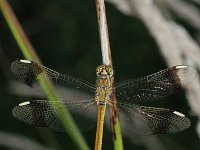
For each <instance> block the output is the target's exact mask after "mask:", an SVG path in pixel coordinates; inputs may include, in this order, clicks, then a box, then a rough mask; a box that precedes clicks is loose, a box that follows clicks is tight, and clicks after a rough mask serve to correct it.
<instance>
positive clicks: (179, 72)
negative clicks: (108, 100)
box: [116, 66, 196, 101]
mask: <svg viewBox="0 0 200 150" xmlns="http://www.w3.org/2000/svg"><path fill="white" fill-rule="evenodd" d="M195 77H196V71H195V69H194V68H192V67H191V66H174V67H171V68H168V69H165V70H162V71H160V72H157V73H154V74H152V75H149V76H146V77H142V78H138V79H135V80H128V81H125V82H122V83H119V84H116V95H117V99H118V100H122V101H124V100H130V99H131V100H132V101H149V100H160V99H163V98H166V97H168V96H170V95H172V94H174V93H176V92H178V91H180V90H181V89H183V86H186V85H187V84H189V83H190V82H191V81H192V80H194V78H195Z"/></svg>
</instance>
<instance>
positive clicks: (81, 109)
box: [12, 100, 96, 132]
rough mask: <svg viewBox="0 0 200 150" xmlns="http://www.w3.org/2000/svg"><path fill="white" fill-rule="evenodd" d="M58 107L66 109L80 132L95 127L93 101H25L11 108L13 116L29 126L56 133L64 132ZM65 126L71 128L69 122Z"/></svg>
mask: <svg viewBox="0 0 200 150" xmlns="http://www.w3.org/2000/svg"><path fill="white" fill-rule="evenodd" d="M60 105H62V106H63V107H65V108H67V110H68V111H69V112H70V113H71V116H72V118H73V119H74V121H75V123H76V124H77V125H78V128H79V129H80V130H88V129H90V128H92V127H94V125H95V121H96V119H95V118H96V105H94V102H93V101H87V102H85V101H84V102H78V103H77V102H71V103H63V102H59V101H47V100H34V101H27V102H23V103H21V104H19V105H18V106H15V107H14V108H13V111H12V113H13V116H14V117H15V118H17V119H18V120H21V121H23V122H25V123H27V124H29V125H31V126H35V127H45V128H50V129H53V130H56V131H61V132H63V131H66V130H65V128H64V127H63V124H62V122H61V121H60V118H59V117H58V115H61V114H62V112H61V110H60V109H59V108H60ZM67 125H69V126H71V125H73V124H71V122H68V123H67Z"/></svg>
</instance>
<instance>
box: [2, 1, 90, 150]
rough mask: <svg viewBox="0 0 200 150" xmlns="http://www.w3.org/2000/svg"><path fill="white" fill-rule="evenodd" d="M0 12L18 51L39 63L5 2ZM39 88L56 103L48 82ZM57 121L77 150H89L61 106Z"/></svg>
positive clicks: (43, 82) (69, 116)
mask: <svg viewBox="0 0 200 150" xmlns="http://www.w3.org/2000/svg"><path fill="white" fill-rule="evenodd" d="M0 10H1V12H2V14H3V16H4V18H5V20H6V22H7V24H8V26H9V28H10V30H11V32H12V34H13V36H14V38H15V40H16V42H17V44H18V46H19V47H20V50H21V52H22V54H23V55H24V57H25V58H26V59H28V60H34V61H36V62H38V63H40V60H39V57H38V56H37V54H36V52H35V50H34V48H33V46H32V45H31V43H30V42H29V40H28V38H27V37H26V35H25V33H24V31H23V29H22V27H21V25H20V23H19V22H18V20H17V18H16V16H15V14H14V13H13V11H12V9H11V7H10V5H9V4H8V2H7V1H6V0H0ZM40 84H41V87H42V88H43V89H44V91H45V92H46V94H47V97H48V99H49V100H50V101H56V100H58V99H57V97H56V95H55V92H54V89H53V86H52V85H51V82H48V81H47V80H43V79H42V78H41V79H40ZM56 113H57V115H58V117H59V119H60V120H61V121H62V122H63V125H64V127H65V129H66V131H67V133H68V134H69V136H70V137H71V139H72V140H73V141H74V143H75V144H76V145H77V147H78V149H80V150H89V147H88V145H87V143H86V142H85V140H84V138H83V136H82V135H81V133H80V132H78V129H77V126H76V124H75V123H74V121H73V119H72V117H71V115H70V114H69V113H68V111H67V110H66V109H65V108H63V107H62V106H59V112H56Z"/></svg>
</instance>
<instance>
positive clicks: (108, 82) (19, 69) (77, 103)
mask: <svg viewBox="0 0 200 150" xmlns="http://www.w3.org/2000/svg"><path fill="white" fill-rule="evenodd" d="M11 70H12V72H13V73H14V75H15V76H16V77H17V78H18V79H19V80H22V81H23V82H24V83H25V84H26V85H28V86H29V87H31V88H33V89H35V90H37V91H38V92H40V93H43V94H44V93H45V92H44V91H43V89H42V88H41V87H40V83H39V81H38V80H39V79H38V78H39V77H40V78H43V79H44V80H50V81H51V82H52V85H53V87H54V88H55V91H56V94H57V97H58V98H59V99H60V101H48V100H30V101H25V102H22V103H20V104H18V105H17V106H15V107H14V108H13V110H12V114H13V116H14V117H15V118H17V119H18V120H21V121H23V122H25V123H27V124H29V125H31V126H35V127H46V128H50V129H53V130H56V131H66V130H65V129H64V127H63V125H62V123H61V122H60V120H59V118H58V117H57V115H56V112H55V109H56V108H57V107H56V106H58V105H62V106H64V107H65V108H66V109H67V110H68V111H69V112H70V113H71V115H72V117H73V119H74V121H75V122H76V124H77V125H78V127H79V129H80V130H87V129H89V128H92V127H93V126H95V118H97V119H96V120H97V124H96V126H97V130H96V131H97V132H96V143H95V150H100V149H101V146H102V137H103V125H104V122H107V121H108V122H109V119H108V116H109V115H108V113H109V111H108V110H110V109H112V108H113V107H115V106H116V107H117V109H118V112H119V121H120V125H121V128H122V131H123V130H125V131H126V132H129V133H133V134H135V135H154V134H171V133H177V132H180V131H183V130H185V129H187V128H189V127H190V125H191V122H190V120H189V118H188V117H187V116H185V115H184V114H182V113H180V112H178V111H175V110H171V109H166V108H156V107H147V106H141V105H138V104H137V103H139V102H152V101H160V100H162V99H164V98H166V97H168V96H171V95H172V94H174V93H177V92H179V91H180V90H182V89H183V87H185V86H187V85H188V84H189V83H191V82H192V81H193V80H194V79H195V77H196V71H195V69H194V68H193V67H191V66H188V65H178V66H174V67H171V68H167V69H165V70H162V71H159V72H157V73H154V74H151V75H148V76H145V77H140V78H136V79H131V80H127V81H123V82H120V83H117V84H115V86H113V84H112V80H113V78H114V71H113V69H112V67H111V66H109V65H100V66H99V67H97V69H96V76H97V79H96V85H93V84H91V83H89V82H87V81H84V80H81V79H79V78H76V77H73V76H70V75H65V74H61V73H58V72H56V71H54V70H51V69H49V68H47V67H45V66H43V65H41V64H38V63H36V62H33V61H29V60H16V61H14V62H13V63H12V65H11ZM114 95H116V101H113V100H112V99H113V96H114ZM57 111H59V110H57Z"/></svg>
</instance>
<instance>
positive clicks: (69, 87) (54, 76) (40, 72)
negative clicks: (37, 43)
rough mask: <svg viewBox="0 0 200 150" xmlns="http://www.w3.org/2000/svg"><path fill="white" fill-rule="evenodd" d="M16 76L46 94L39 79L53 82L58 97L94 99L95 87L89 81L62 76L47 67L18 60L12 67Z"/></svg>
mask: <svg viewBox="0 0 200 150" xmlns="http://www.w3.org/2000/svg"><path fill="white" fill-rule="evenodd" d="M11 69H12V71H13V73H14V74H15V76H16V77H17V78H18V79H20V80H22V81H23V82H24V83H25V84H26V85H28V86H29V87H31V88H34V89H35V90H37V91H39V92H41V93H44V92H43V90H42V89H41V88H40V85H39V77H42V79H43V80H51V81H52V83H53V86H54V88H55V89H56V92H57V96H58V97H60V98H63V99H65V98H67V99H79V100H80V99H93V98H94V91H95V86H93V85H92V84H90V83H88V82H87V81H83V80H80V79H78V78H75V77H72V76H68V75H64V74H60V73H58V72H56V71H53V70H51V69H49V68H47V67H45V66H42V65H40V64H37V63H35V62H33V61H28V60H17V61H14V62H13V63H12V65H11Z"/></svg>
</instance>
